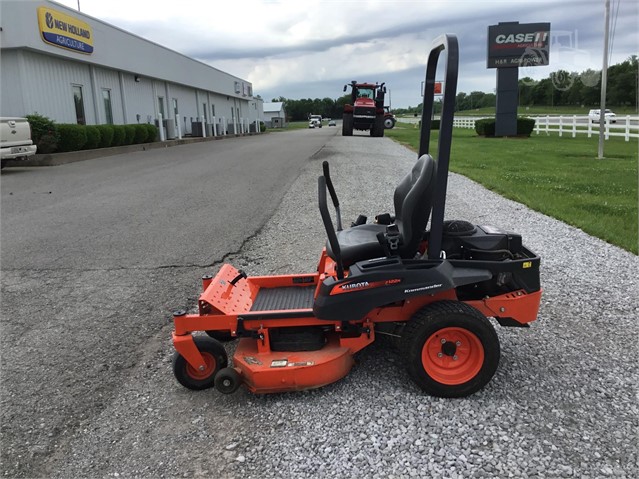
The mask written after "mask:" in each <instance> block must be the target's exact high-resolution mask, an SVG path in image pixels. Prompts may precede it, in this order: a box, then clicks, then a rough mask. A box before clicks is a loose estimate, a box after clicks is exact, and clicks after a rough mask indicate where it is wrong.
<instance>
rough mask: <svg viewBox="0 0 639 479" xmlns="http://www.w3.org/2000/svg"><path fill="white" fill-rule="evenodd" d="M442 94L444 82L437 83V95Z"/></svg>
mask: <svg viewBox="0 0 639 479" xmlns="http://www.w3.org/2000/svg"><path fill="white" fill-rule="evenodd" d="M441 94H442V82H440V81H436V82H435V95H441Z"/></svg>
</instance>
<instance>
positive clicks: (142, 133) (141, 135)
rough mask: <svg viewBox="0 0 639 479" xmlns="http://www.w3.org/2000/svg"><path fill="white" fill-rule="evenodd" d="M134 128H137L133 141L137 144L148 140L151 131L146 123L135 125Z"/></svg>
mask: <svg viewBox="0 0 639 479" xmlns="http://www.w3.org/2000/svg"><path fill="white" fill-rule="evenodd" d="M133 128H135V135H134V137H133V143H135V144H136V145H137V144H138V143H144V142H146V139H147V137H148V136H149V132H148V131H147V129H146V125H133Z"/></svg>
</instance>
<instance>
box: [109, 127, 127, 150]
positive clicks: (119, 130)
mask: <svg viewBox="0 0 639 479" xmlns="http://www.w3.org/2000/svg"><path fill="white" fill-rule="evenodd" d="M125 138H126V131H124V125H113V142H112V143H111V146H120V145H123V144H124V139H125Z"/></svg>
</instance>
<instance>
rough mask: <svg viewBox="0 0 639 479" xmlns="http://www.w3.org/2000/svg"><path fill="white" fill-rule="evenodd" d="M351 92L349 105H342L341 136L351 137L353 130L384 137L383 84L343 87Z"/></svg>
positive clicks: (351, 84)
mask: <svg viewBox="0 0 639 479" xmlns="http://www.w3.org/2000/svg"><path fill="white" fill-rule="evenodd" d="M349 85H350V87H351V88H352V90H351V103H350V104H346V105H344V116H343V122H342V136H353V129H356V130H369V131H370V132H371V136H384V113H385V112H384V94H385V93H386V87H385V86H384V83H382V84H381V85H380V84H378V83H357V82H356V81H355V80H353V81H352V82H350V83H349V84H348V85H344V91H346V89H347V88H348V87H349Z"/></svg>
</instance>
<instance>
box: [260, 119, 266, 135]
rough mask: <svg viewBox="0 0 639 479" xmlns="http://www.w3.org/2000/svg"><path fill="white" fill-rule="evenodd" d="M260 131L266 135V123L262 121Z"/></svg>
mask: <svg viewBox="0 0 639 479" xmlns="http://www.w3.org/2000/svg"><path fill="white" fill-rule="evenodd" d="M260 131H261V132H262V133H264V132H265V131H266V123H264V122H263V121H260Z"/></svg>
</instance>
